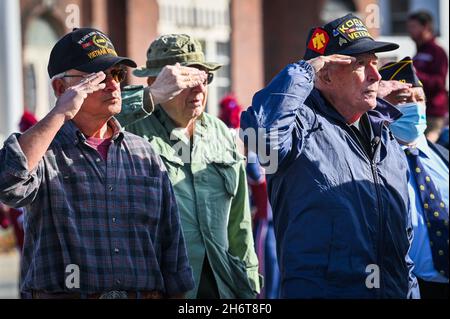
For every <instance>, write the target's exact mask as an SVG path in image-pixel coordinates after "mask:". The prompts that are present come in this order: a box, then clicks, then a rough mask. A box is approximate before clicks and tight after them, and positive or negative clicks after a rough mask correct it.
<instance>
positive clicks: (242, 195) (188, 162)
mask: <svg viewBox="0 0 450 319" xmlns="http://www.w3.org/2000/svg"><path fill="white" fill-rule="evenodd" d="M168 65H172V66H174V67H173V68H172V69H171V70H172V75H175V76H176V77H177V79H178V81H179V82H178V83H182V82H183V81H189V80H190V79H191V75H190V74H189V71H188V70H189V69H190V68H195V69H199V70H203V71H204V72H206V73H207V75H208V77H207V80H205V82H204V83H203V84H200V85H198V86H195V87H192V88H186V89H183V90H179V91H178V92H175V93H174V96H173V98H171V99H170V100H169V101H167V102H164V103H161V104H157V105H154V104H153V99H152V97H154V96H156V95H160V92H155V90H159V88H161V87H163V88H164V86H163V85H161V83H157V81H158V80H159V79H160V78H162V77H161V76H160V77H158V78H156V77H157V76H158V75H159V74H160V72H161V71H162V70H163V72H166V71H167V68H164V67H165V66H168ZM180 66H181V67H180ZM183 66H187V67H190V68H183ZM220 67H221V65H219V64H216V63H208V62H205V58H204V54H203V52H202V48H201V45H200V43H199V42H198V41H197V40H195V39H193V38H191V37H190V36H188V35H184V34H171V35H164V36H161V37H160V38H158V39H156V40H155V41H154V42H153V43H152V44H151V45H150V48H149V49H148V51H147V63H146V65H145V66H143V67H140V68H138V69H136V70H134V72H133V74H134V75H136V76H138V77H146V78H147V82H148V84H149V87H146V88H145V89H144V88H143V87H142V86H131V87H128V88H125V89H124V90H123V107H122V113H121V114H120V115H119V116H118V119H119V121H121V124H122V125H123V126H125V129H126V130H127V131H129V132H132V133H134V134H137V135H140V136H142V137H145V138H147V139H148V140H149V141H150V143H151V144H152V146H153V148H154V149H155V151H156V152H157V153H158V154H159V155H160V156H161V158H162V160H163V161H164V164H165V165H166V167H167V170H168V173H169V177H170V180H171V182H172V184H173V188H174V191H175V196H176V198H177V202H178V205H179V209H180V215H181V222H182V228H183V232H184V236H185V239H186V245H187V250H188V257H189V261H190V264H191V266H192V268H193V273H194V279H195V288H194V289H193V290H192V291H191V292H190V293H188V294H187V297H188V298H254V297H255V296H256V294H257V293H259V291H260V276H259V274H258V259H257V257H256V254H255V250H254V244H253V237H252V227H251V214H250V207H249V202H248V189H247V182H246V173H245V159H244V157H243V156H241V155H240V154H239V152H238V151H237V149H236V143H235V140H234V138H233V136H232V134H231V133H230V131H229V129H228V128H227V127H226V126H225V125H224V124H223V123H222V122H221V121H220V120H219V119H217V118H216V117H213V116H211V115H209V114H207V113H205V112H204V110H205V106H206V99H207V93H208V84H209V83H210V82H211V81H212V78H213V73H211V71H215V70H217V69H218V68H220ZM163 68H164V69H163ZM177 70H179V71H177ZM177 72H178V73H179V74H177ZM156 84H158V85H156ZM175 94H176V95H175Z"/></svg>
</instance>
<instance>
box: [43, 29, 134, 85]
mask: <svg viewBox="0 0 450 319" xmlns="http://www.w3.org/2000/svg"><path fill="white" fill-rule="evenodd" d="M116 64H124V65H126V66H129V67H132V68H135V67H136V66H137V65H136V63H135V62H134V61H133V60H131V59H129V58H126V57H120V56H118V55H117V53H116V50H115V49H114V46H113V44H112V42H111V40H110V39H109V38H108V37H107V36H106V35H105V34H104V33H103V32H101V31H99V30H96V29H92V28H75V29H73V31H72V32H70V33H68V34H66V35H65V36H63V37H62V38H61V39H59V41H58V42H57V43H56V44H55V46H54V47H53V49H52V52H51V53H50V59H49V61H48V67H47V70H48V75H49V76H50V78H52V77H54V76H55V75H57V74H60V73H63V72H65V71H67V70H70V69H75V70H78V71H82V72H86V73H92V72H99V71H104V70H106V69H108V68H110V67H112V66H114V65H116Z"/></svg>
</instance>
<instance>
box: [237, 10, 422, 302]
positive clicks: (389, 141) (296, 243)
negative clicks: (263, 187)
mask: <svg viewBox="0 0 450 319" xmlns="http://www.w3.org/2000/svg"><path fill="white" fill-rule="evenodd" d="M397 48H398V45H396V44H393V43H385V42H378V41H375V40H373V39H372V37H371V36H370V34H369V32H368V31H367V28H366V26H365V25H364V23H363V22H362V21H361V20H360V19H359V18H357V17H356V16H353V15H351V14H349V15H346V16H344V17H341V18H339V19H336V20H334V21H332V22H330V23H328V24H326V25H325V26H323V27H318V28H314V29H312V30H311V31H310V33H309V36H308V42H307V49H306V54H305V56H304V60H301V61H299V62H296V63H293V64H290V65H288V66H287V67H286V68H285V69H284V70H282V71H281V72H280V73H279V74H278V75H277V76H276V77H275V78H274V79H273V80H272V82H271V83H270V84H269V85H268V86H267V87H266V88H264V89H263V90H261V91H259V92H257V93H256V94H255V96H254V98H253V103H252V106H251V107H250V108H249V109H248V110H247V111H246V112H244V113H243V115H242V120H241V123H242V124H241V125H242V127H243V128H244V129H247V128H252V129H260V130H261V129H262V130H263V131H264V132H265V140H264V141H265V144H263V145H258V147H259V148H263V149H266V148H269V149H271V150H274V151H276V154H277V156H278V163H279V167H278V170H277V171H276V172H275V173H274V174H271V175H269V176H268V191H269V194H270V201H271V204H272V207H273V212H274V221H275V229H276V239H277V251H278V260H279V263H280V270H281V275H282V287H281V297H282V298H407V297H408V296H409V293H410V288H411V287H412V285H416V281H415V279H414V278H413V277H412V275H411V266H412V262H411V261H410V259H409V258H408V256H407V253H408V249H409V247H410V239H411V235H412V231H411V224H410V218H409V214H408V189H407V163H406V161H405V159H404V156H403V154H402V151H401V149H400V147H399V145H398V144H397V142H396V141H395V139H394V137H393V136H392V134H391V132H390V131H389V129H388V128H387V127H386V123H389V122H391V121H393V120H394V119H396V118H397V117H399V116H400V115H401V114H400V112H399V111H398V110H396V109H395V108H394V107H393V106H391V105H390V104H388V103H386V102H384V101H382V100H379V99H377V93H378V92H379V83H380V80H381V77H380V75H379V73H378V71H377V57H376V55H375V53H376V52H382V51H390V50H394V49H397ZM384 88H385V89H384V90H383V91H384V92H383V94H387V93H388V92H389V87H388V86H387V87H384ZM390 89H391V90H392V88H390Z"/></svg>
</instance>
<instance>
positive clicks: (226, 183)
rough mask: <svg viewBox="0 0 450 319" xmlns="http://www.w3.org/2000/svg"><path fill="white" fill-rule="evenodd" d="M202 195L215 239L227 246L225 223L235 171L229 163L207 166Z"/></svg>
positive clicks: (232, 193) (234, 190)
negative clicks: (214, 232) (214, 231)
mask: <svg viewBox="0 0 450 319" xmlns="http://www.w3.org/2000/svg"><path fill="white" fill-rule="evenodd" d="M205 186H206V187H205V191H204V196H205V199H206V201H207V205H208V208H209V212H210V213H209V214H207V215H206V216H207V219H208V221H209V224H210V227H211V228H212V229H215V230H216V236H215V241H216V242H218V243H220V244H221V246H223V247H227V242H228V239H227V231H226V230H227V227H228V226H227V225H228V220H229V217H230V216H229V215H230V209H231V203H232V200H233V197H234V196H235V195H236V192H237V187H238V182H237V173H236V171H235V169H234V167H233V166H232V165H230V164H223V163H212V164H209V165H208V167H207V182H206V185H205Z"/></svg>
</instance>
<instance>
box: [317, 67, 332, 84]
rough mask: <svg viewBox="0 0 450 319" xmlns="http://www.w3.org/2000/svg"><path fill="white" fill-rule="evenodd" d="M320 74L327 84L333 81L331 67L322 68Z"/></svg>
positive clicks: (322, 80) (320, 77)
mask: <svg viewBox="0 0 450 319" xmlns="http://www.w3.org/2000/svg"><path fill="white" fill-rule="evenodd" d="M318 76H319V79H320V81H321V82H322V83H324V84H326V85H329V84H330V83H331V75H330V68H329V67H324V68H323V69H322V70H320V71H319V74H318Z"/></svg>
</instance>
